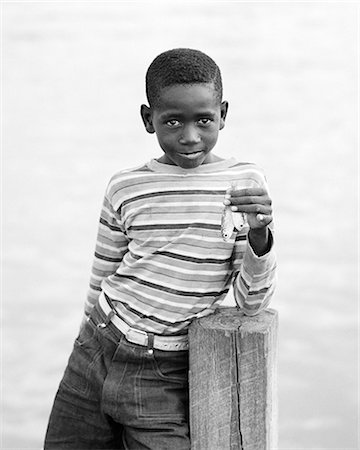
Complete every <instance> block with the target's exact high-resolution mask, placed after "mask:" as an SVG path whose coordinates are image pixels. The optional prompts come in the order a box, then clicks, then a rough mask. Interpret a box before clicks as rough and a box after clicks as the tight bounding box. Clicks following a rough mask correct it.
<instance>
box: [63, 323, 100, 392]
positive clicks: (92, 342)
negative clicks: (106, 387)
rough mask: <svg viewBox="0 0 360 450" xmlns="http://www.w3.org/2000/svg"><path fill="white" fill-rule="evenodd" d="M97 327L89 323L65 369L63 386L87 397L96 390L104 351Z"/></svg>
mask: <svg viewBox="0 0 360 450" xmlns="http://www.w3.org/2000/svg"><path fill="white" fill-rule="evenodd" d="M97 333H98V331H97V328H96V325H95V324H94V323H93V322H91V321H88V322H86V323H85V325H84V326H83V327H82V329H81V330H80V333H79V336H78V337H77V338H76V339H75V342H74V347H73V351H72V353H71V355H70V358H69V361H68V365H67V367H66V369H65V373H64V377H63V379H62V384H64V385H65V386H66V387H67V388H68V389H70V390H72V391H75V392H77V393H80V394H83V395H86V394H88V393H89V391H90V390H91V388H92V386H93V388H94V389H95V381H96V365H97V363H98V360H99V358H100V357H101V355H102V353H103V351H102V346H101V343H100V342H99V341H98V339H97Z"/></svg>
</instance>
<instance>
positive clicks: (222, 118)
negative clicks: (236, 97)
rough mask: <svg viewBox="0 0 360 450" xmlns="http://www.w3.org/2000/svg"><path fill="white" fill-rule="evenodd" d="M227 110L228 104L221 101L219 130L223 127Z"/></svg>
mask: <svg viewBox="0 0 360 450" xmlns="http://www.w3.org/2000/svg"><path fill="white" fill-rule="evenodd" d="M228 109H229V103H228V102H227V101H223V102H222V103H221V105H220V130H222V129H223V128H224V126H225V119H226V115H227V112H228Z"/></svg>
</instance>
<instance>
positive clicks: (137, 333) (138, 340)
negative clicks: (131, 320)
mask: <svg viewBox="0 0 360 450" xmlns="http://www.w3.org/2000/svg"><path fill="white" fill-rule="evenodd" d="M125 337H126V339H127V340H128V341H129V342H132V343H133V344H138V345H142V346H144V347H146V346H147V344H148V340H149V336H148V335H147V333H146V332H145V331H141V330H136V329H135V328H130V329H129V330H128V331H127V332H126V333H125Z"/></svg>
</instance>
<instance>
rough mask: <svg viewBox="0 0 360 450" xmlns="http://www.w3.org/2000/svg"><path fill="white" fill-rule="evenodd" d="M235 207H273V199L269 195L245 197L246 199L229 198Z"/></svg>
mask: <svg viewBox="0 0 360 450" xmlns="http://www.w3.org/2000/svg"><path fill="white" fill-rule="evenodd" d="M228 199H229V200H230V202H231V204H233V205H256V204H259V205H271V203H272V202H271V198H270V197H269V196H268V195H263V196H251V197H249V196H244V197H234V196H232V195H231V196H230V197H228Z"/></svg>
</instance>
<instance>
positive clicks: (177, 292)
mask: <svg viewBox="0 0 360 450" xmlns="http://www.w3.org/2000/svg"><path fill="white" fill-rule="evenodd" d="M114 275H115V277H117V278H122V279H129V280H132V281H135V282H136V283H138V284H141V285H144V286H148V287H150V288H152V289H155V290H159V291H165V292H167V293H168V294H175V295H180V296H181V297H216V296H219V295H222V294H223V293H224V292H226V290H225V291H222V292H217V291H214V292H197V291H190V292H189V291H180V290H177V289H172V288H170V287H167V286H162V285H160V284H156V283H152V282H150V281H146V280H143V279H141V278H138V277H135V276H130V275H120V274H118V273H115V274H114Z"/></svg>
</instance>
